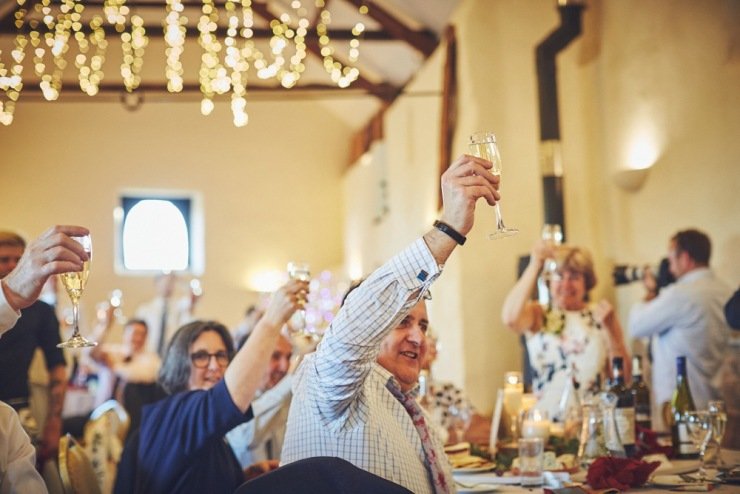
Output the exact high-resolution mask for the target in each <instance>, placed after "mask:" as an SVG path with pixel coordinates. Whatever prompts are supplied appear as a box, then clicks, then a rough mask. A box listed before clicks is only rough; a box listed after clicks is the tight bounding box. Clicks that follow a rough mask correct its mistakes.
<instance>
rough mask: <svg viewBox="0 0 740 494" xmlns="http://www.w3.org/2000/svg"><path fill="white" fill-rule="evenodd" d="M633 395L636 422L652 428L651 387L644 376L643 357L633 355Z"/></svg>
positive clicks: (631, 388) (631, 387) (646, 427)
mask: <svg viewBox="0 0 740 494" xmlns="http://www.w3.org/2000/svg"><path fill="white" fill-rule="evenodd" d="M630 391H631V392H632V397H633V398H634V400H635V422H636V423H637V425H639V426H640V427H642V428H643V429H650V428H651V427H652V422H651V420H650V388H649V387H648V385H647V383H646V382H645V381H644V380H643V378H642V359H641V358H640V357H638V356H635V357H632V386H630Z"/></svg>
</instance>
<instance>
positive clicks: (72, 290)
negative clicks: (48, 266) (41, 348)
mask: <svg viewBox="0 0 740 494" xmlns="http://www.w3.org/2000/svg"><path fill="white" fill-rule="evenodd" d="M72 240H75V241H77V242H79V244H80V245H82V248H83V249H85V252H87V256H88V260H87V261H85V262H84V264H83V265H82V271H72V272H69V273H62V274H60V275H59V279H60V280H61V282H62V285H64V288H65V289H66V290H67V295H69V299H70V300H71V301H72V317H73V324H74V330H73V332H72V337H71V338H70V339H68V340H67V341H64V342H62V343H59V344H58V345H57V347H59V348H84V347H89V346H95V345H97V342H94V341H90V340H88V339H87V338H85V337H84V336H82V335H81V334H80V297H81V296H82V292H83V291H84V290H85V285H87V278H88V276H90V260H91V259H92V239H91V238H90V235H83V236H81V237H72Z"/></svg>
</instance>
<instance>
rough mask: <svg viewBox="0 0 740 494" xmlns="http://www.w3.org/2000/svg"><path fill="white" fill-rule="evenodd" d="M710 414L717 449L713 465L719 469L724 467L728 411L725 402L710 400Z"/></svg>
mask: <svg viewBox="0 0 740 494" xmlns="http://www.w3.org/2000/svg"><path fill="white" fill-rule="evenodd" d="M707 411H708V412H709V421H710V423H711V426H712V438H711V443H712V446H713V447H714V448H715V449H716V451H715V454H714V458H713V460H712V463H713V464H714V465H716V466H718V467H721V466H724V461H722V446H721V445H722V438H723V437H724V436H725V427H726V426H727V410H725V402H724V401H722V400H710V401H709V403H707Z"/></svg>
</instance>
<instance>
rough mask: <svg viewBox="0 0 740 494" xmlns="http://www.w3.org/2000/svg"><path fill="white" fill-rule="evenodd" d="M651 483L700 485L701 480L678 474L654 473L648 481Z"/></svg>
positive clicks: (660, 485)
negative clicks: (690, 479) (692, 480)
mask: <svg viewBox="0 0 740 494" xmlns="http://www.w3.org/2000/svg"><path fill="white" fill-rule="evenodd" d="M648 482H649V483H650V484H651V485H654V486H657V487H682V486H686V485H700V484H701V482H699V481H694V482H691V481H687V480H684V479H682V478H681V477H679V476H678V475H653V477H652V478H651V479H650V480H649V481H648Z"/></svg>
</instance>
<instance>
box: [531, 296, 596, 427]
mask: <svg viewBox="0 0 740 494" xmlns="http://www.w3.org/2000/svg"><path fill="white" fill-rule="evenodd" d="M607 348H608V347H607V334H606V330H604V329H602V328H601V326H600V325H599V324H598V323H597V322H596V321H595V320H594V317H593V312H592V310H591V308H590V307H587V308H586V309H584V310H581V311H572V310H569V311H561V310H557V309H549V310H547V311H546V312H545V321H544V324H543V327H542V329H541V330H540V331H539V332H537V333H531V332H528V333H527V351H528V352H529V360H530V362H531V365H532V370H533V382H532V392H533V393H534V394H535V396H536V397H537V408H538V409H540V410H546V411H547V412H548V413H549V414H550V417H557V416H558V415H559V411H560V410H559V406H560V399H561V397H562V396H563V392H564V390H565V387H566V384H567V383H568V381H569V379H571V376H572V377H573V378H574V379H575V381H576V382H577V383H578V386H579V395H580V396H583V393H584V392H585V391H586V390H588V389H589V388H591V387H592V386H593V385H594V383H595V382H596V381H597V379H598V376H599V375H600V374H601V372H602V371H603V370H604V368H605V366H606V363H607V359H608V351H607Z"/></svg>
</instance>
